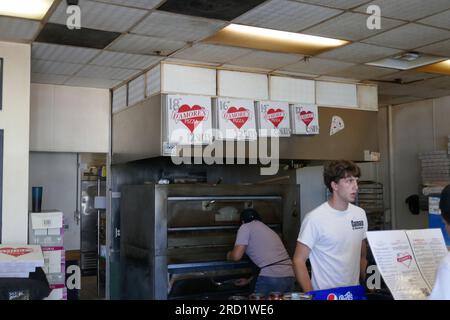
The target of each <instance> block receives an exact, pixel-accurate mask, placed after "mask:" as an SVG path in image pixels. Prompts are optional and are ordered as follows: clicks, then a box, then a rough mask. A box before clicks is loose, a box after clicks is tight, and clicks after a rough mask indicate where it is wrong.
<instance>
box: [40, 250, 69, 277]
mask: <svg viewBox="0 0 450 320" xmlns="http://www.w3.org/2000/svg"><path fill="white" fill-rule="evenodd" d="M42 254H43V255H44V267H43V270H44V272H45V273H60V272H64V265H65V255H64V248H63V247H42Z"/></svg>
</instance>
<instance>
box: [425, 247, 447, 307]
mask: <svg viewBox="0 0 450 320" xmlns="http://www.w3.org/2000/svg"><path fill="white" fill-rule="evenodd" d="M429 299H430V300H450V253H448V254H447V255H446V256H445V258H444V259H443V260H442V262H441V264H440V265H439V269H438V271H437V274H436V281H435V282H434V287H433V291H432V292H431V295H430V296H429Z"/></svg>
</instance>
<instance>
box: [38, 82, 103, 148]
mask: <svg viewBox="0 0 450 320" xmlns="http://www.w3.org/2000/svg"><path fill="white" fill-rule="evenodd" d="M30 109H31V110H30V151H45V152H47V151H51V152H101V153H106V152H108V149H109V147H108V146H109V141H108V139H109V118H110V97H109V90H108V89H94V88H82V87H70V86H57V85H48V84H36V83H33V84H31V107H30Z"/></svg>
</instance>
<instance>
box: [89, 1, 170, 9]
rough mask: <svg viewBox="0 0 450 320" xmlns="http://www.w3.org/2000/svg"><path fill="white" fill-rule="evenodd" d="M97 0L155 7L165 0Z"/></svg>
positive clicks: (129, 5)
mask: <svg viewBox="0 0 450 320" xmlns="http://www.w3.org/2000/svg"><path fill="white" fill-rule="evenodd" d="M95 1H97V2H105V3H111V4H117V5H121V6H126V7H134V8H143V9H154V8H155V7H157V6H158V5H159V4H160V3H161V2H163V1H164V0H95Z"/></svg>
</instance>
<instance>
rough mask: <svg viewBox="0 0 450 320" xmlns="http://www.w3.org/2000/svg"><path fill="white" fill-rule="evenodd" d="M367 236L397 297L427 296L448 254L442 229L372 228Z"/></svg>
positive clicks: (419, 297)
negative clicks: (382, 229)
mask: <svg viewBox="0 0 450 320" xmlns="http://www.w3.org/2000/svg"><path fill="white" fill-rule="evenodd" d="M367 239H368V241H369V244H370V248H371V250H372V253H373V255H374V258H375V261H376V263H377V266H378V269H379V270H380V273H381V276H382V277H383V279H384V282H385V283H386V285H387V286H388V288H389V290H390V291H391V293H392V296H393V297H394V299H396V300H424V299H427V297H428V296H429V295H430V293H431V291H432V289H433V285H434V281H435V277H436V272H437V268H438V267H439V264H440V262H441V260H442V259H443V258H444V257H445V255H446V254H447V248H446V246H445V243H444V238H443V236H442V232H441V230H440V229H423V230H406V231H405V230H393V231H369V232H367Z"/></svg>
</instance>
